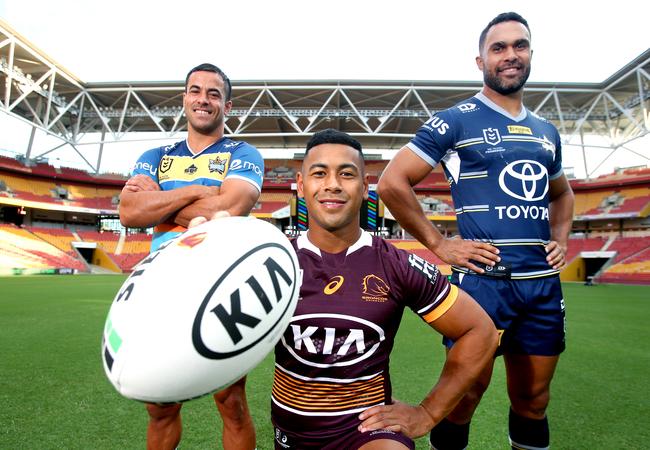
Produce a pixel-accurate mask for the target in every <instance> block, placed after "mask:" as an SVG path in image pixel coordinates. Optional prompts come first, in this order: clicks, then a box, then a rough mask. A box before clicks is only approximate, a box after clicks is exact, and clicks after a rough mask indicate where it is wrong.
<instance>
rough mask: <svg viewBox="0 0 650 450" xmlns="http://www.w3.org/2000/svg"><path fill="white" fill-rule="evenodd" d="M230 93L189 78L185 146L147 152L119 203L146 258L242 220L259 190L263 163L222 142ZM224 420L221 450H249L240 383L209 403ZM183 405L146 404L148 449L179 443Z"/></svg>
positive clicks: (208, 78) (217, 76) (209, 80)
mask: <svg viewBox="0 0 650 450" xmlns="http://www.w3.org/2000/svg"><path fill="white" fill-rule="evenodd" d="M231 91H232V87H231V85H230V80H229V79H228V77H227V76H226V75H225V74H224V73H223V72H222V71H221V70H220V69H219V68H218V67H216V66H214V65H212V64H201V65H199V66H197V67H195V68H193V69H192V70H190V72H189V73H188V74H187V77H186V80H185V93H184V94H183V107H184V109H185V115H186V116H187V139H186V140H184V141H180V142H177V143H175V144H172V145H169V146H164V147H159V148H155V149H152V150H149V151H147V152H145V153H144V154H143V155H142V156H141V157H140V158H139V159H138V161H137V162H136V164H135V167H134V169H133V173H132V177H131V178H130V179H129V180H128V181H127V182H126V185H125V186H124V189H123V190H122V193H121V195H120V220H121V222H122V224H123V225H124V226H127V227H138V228H142V227H150V226H155V228H154V236H153V240H152V243H151V251H156V250H157V249H158V248H160V246H161V245H163V244H164V243H165V242H168V241H170V240H171V239H173V238H175V237H176V236H178V235H180V234H181V233H182V232H183V231H185V229H186V228H185V227H186V226H187V225H188V223H189V222H190V220H192V219H193V218H194V217H197V216H207V217H209V216H211V215H212V214H213V213H214V212H216V211H227V212H228V213H230V214H231V215H248V214H249V213H250V210H251V209H252V208H253V206H254V205H255V202H256V201H257V199H258V198H259V195H260V191H261V189H262V177H263V173H264V162H263V160H262V157H261V155H260V153H259V152H258V151H257V149H256V148H255V147H253V146H251V145H249V144H247V143H245V142H237V141H232V140H230V139H228V138H226V137H224V135H223V134H224V117H225V115H226V114H228V112H229V111H230V108H231V107H232V102H231V100H230V97H231ZM214 400H215V402H216V405H217V408H218V409H219V412H220V414H221V418H222V419H223V435H222V441H223V448H224V449H226V450H252V449H253V448H255V429H254V427H253V421H252V419H251V417H250V414H249V412H248V405H247V403H246V393H245V378H242V379H241V380H239V381H238V382H236V383H235V384H233V385H232V386H230V387H228V388H226V389H224V390H222V391H221V392H218V393H216V394H215V395H214ZM180 410H181V405H180V404H171V405H157V404H147V412H148V413H149V426H148V428H147V447H148V448H150V449H175V448H176V446H177V445H178V443H179V441H180V438H181V416H180Z"/></svg>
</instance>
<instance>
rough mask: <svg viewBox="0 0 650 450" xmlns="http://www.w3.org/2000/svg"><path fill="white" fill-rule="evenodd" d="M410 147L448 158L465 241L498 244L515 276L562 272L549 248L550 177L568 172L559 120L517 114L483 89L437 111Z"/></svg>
mask: <svg viewBox="0 0 650 450" xmlns="http://www.w3.org/2000/svg"><path fill="white" fill-rule="evenodd" d="M407 146H408V147H409V148H410V149H411V150H412V151H413V152H414V153H416V154H417V155H418V156H420V157H421V158H422V159H423V160H424V161H426V162H427V163H428V164H430V165H431V167H435V166H436V164H438V163H439V162H442V164H443V167H444V171H445V174H446V176H447V179H448V181H449V184H450V186H451V195H452V198H453V200H454V207H455V208H456V217H457V220H458V228H459V231H460V235H461V236H462V237H463V238H465V239H475V240H480V241H484V242H489V243H490V244H492V245H494V246H496V247H498V248H499V250H500V255H499V256H501V264H502V265H503V266H504V267H507V266H510V268H511V271H512V275H511V278H512V279H521V278H536V277H545V276H550V275H554V274H557V273H558V271H557V270H554V269H553V268H552V267H550V266H549V265H548V263H547V262H546V252H545V250H544V246H545V245H546V244H548V242H549V239H550V225H549V195H548V190H549V180H553V179H555V178H557V177H560V176H561V175H562V155H561V142H560V135H559V133H558V132H557V129H556V128H555V127H554V126H553V125H552V124H550V123H549V122H547V121H546V120H545V119H543V118H541V117H539V116H537V115H536V114H534V113H532V112H530V111H528V110H526V109H525V108H522V111H521V113H520V114H519V116H517V117H513V116H512V115H510V114H509V113H508V112H507V111H505V110H504V109H503V108H501V107H499V106H498V105H496V104H495V103H494V102H492V101H491V100H489V99H488V98H487V97H486V96H485V95H483V94H482V93H478V94H476V95H475V96H474V97H472V98H469V99H467V100H465V101H463V102H461V103H459V104H457V105H456V106H454V107H452V108H449V109H447V110H444V111H441V112H439V113H438V114H436V115H435V116H434V117H432V118H431V119H430V120H429V121H427V122H426V123H425V124H424V125H422V127H420V129H419V130H418V132H417V134H416V135H415V137H414V138H413V139H412V140H411V142H409V143H408V144H407ZM454 270H456V271H460V272H467V269H465V268H461V267H454Z"/></svg>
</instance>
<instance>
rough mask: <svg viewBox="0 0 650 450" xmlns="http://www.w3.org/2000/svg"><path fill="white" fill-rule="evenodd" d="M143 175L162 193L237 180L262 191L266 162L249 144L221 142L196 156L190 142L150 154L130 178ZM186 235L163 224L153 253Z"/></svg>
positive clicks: (141, 157) (154, 236) (157, 232)
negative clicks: (197, 185)
mask: <svg viewBox="0 0 650 450" xmlns="http://www.w3.org/2000/svg"><path fill="white" fill-rule="evenodd" d="M138 174H144V175H146V176H148V177H150V178H151V179H152V180H154V181H155V182H156V183H158V185H159V186H160V189H161V190H163V191H171V190H173V189H178V188H181V187H183V186H189V185H193V184H200V185H203V186H217V187H218V186H221V183H223V181H224V180H225V179H227V178H230V179H232V178H238V179H240V180H244V181H247V182H249V183H250V184H252V185H253V186H255V187H256V188H257V190H258V191H261V190H262V181H263V177H264V160H263V159H262V155H260V153H259V151H258V150H257V149H256V148H255V147H253V146H252V145H250V144H247V143H246V142H241V141H233V140H231V139H228V138H225V137H224V138H221V139H219V140H218V141H217V142H215V143H213V144H212V145H210V146H208V147H206V148H205V149H203V150H202V151H200V152H198V153H196V154H194V153H192V151H191V150H190V149H189V147H188V144H187V141H186V140H184V141H179V142H176V143H174V144H171V145H167V146H163V147H158V148H154V149H151V150H148V151H146V152H144V153H143V154H142V156H140V158H139V159H138V161H137V162H136V163H135V166H134V167H133V170H132V172H131V176H135V175H138ZM184 231H185V228H184V227H181V226H178V225H175V224H170V223H162V224H160V225H158V226H156V227H155V228H154V234H153V240H152V241H151V251H152V252H154V251H156V250H157V249H158V248H159V247H160V246H161V245H162V244H163V243H164V242H166V241H168V240H170V239H173V238H175V237H176V236H178V235H179V234H181V233H183V232H184Z"/></svg>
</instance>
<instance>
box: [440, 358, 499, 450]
mask: <svg viewBox="0 0 650 450" xmlns="http://www.w3.org/2000/svg"><path fill="white" fill-rule="evenodd" d="M493 367H494V360H492V362H491V363H490V364H488V366H487V367H486V368H485V369H483V372H481V374H480V375H479V378H478V379H477V381H476V383H474V385H473V386H472V387H471V388H470V390H469V391H468V392H467V394H465V396H463V398H462V399H461V400H460V402H459V403H458V405H456V407H455V408H454V409H453V410H452V412H451V413H449V415H448V416H447V417H446V418H444V419H443V420H442V421H441V422H440V423H438V424H437V425H436V426H435V427H433V429H432V430H431V434H430V435H429V442H430V444H431V448H432V449H434V450H463V449H465V448H467V444H468V443H469V425H470V421H471V420H472V416H473V415H474V411H476V408H477V407H478V404H479V403H480V402H481V398H482V397H483V394H484V393H485V391H486V390H487V388H488V386H489V385H490V380H491V379H492V369H493Z"/></svg>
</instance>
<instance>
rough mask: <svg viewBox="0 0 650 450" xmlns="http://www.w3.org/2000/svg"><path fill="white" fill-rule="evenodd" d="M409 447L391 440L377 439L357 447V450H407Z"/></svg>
mask: <svg viewBox="0 0 650 450" xmlns="http://www.w3.org/2000/svg"><path fill="white" fill-rule="evenodd" d="M410 448H411V447H408V446H407V445H405V444H403V443H401V442H398V441H393V440H391V439H377V440H376V441H371V442H368V443H367V444H364V445H363V446H361V447H359V450H409V449H410Z"/></svg>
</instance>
